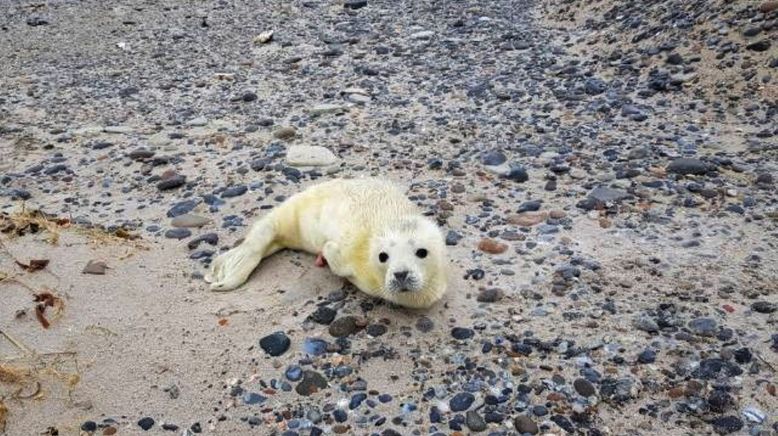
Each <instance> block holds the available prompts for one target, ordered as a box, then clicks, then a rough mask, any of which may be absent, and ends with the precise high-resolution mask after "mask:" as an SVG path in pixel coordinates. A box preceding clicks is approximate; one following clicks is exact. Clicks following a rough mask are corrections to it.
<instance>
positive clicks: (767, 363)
mask: <svg viewBox="0 0 778 436" xmlns="http://www.w3.org/2000/svg"><path fill="white" fill-rule="evenodd" d="M754 354H755V355H756V357H757V359H759V360H761V361H762V363H764V364H765V365H767V367H768V368H770V369H771V370H772V371H773V372H775V368H774V367H773V366H772V365H771V364H770V362H768V361H767V360H765V358H764V357H762V355H761V354H760V353H759V352H758V351H754Z"/></svg>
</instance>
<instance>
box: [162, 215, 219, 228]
mask: <svg viewBox="0 0 778 436" xmlns="http://www.w3.org/2000/svg"><path fill="white" fill-rule="evenodd" d="M210 223H211V219H210V218H206V217H203V216H200V215H194V214H190V213H185V214H183V215H178V216H176V217H175V218H173V219H172V220H170V225H171V226H173V227H202V226H204V225H206V224H210Z"/></svg>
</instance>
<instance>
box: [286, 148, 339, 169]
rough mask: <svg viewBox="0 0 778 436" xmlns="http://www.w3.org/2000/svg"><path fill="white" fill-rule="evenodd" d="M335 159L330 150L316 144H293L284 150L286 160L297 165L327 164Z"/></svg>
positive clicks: (332, 162) (336, 159)
mask: <svg viewBox="0 0 778 436" xmlns="http://www.w3.org/2000/svg"><path fill="white" fill-rule="evenodd" d="M337 161H338V158H337V156H335V155H334V154H333V153H332V152H331V151H330V150H328V149H327V148H325V147H321V146H318V145H293V146H291V147H289V150H288V151H287V152H286V162H287V163H288V164H289V165H292V166H297V167H311V166H327V165H332V164H334V163H335V162H337Z"/></svg>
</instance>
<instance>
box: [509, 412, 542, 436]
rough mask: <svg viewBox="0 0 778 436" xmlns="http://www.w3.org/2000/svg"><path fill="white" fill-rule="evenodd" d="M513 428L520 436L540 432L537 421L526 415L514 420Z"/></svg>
mask: <svg viewBox="0 0 778 436" xmlns="http://www.w3.org/2000/svg"><path fill="white" fill-rule="evenodd" d="M513 428H515V429H516V431H518V432H519V433H520V434H524V433H529V434H538V432H540V428H539V427H538V425H537V424H535V421H533V420H532V418H530V417H528V416H524V415H519V416H517V417H516V418H515V419H514V420H513Z"/></svg>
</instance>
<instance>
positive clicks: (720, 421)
mask: <svg viewBox="0 0 778 436" xmlns="http://www.w3.org/2000/svg"><path fill="white" fill-rule="evenodd" d="M710 424H711V425H712V426H713V430H714V431H716V433H718V434H730V433H734V432H736V431H740V429H742V428H743V421H742V420H741V419H740V418H738V417H737V416H732V415H730V416H720V417H717V418H713V420H712V421H711V422H710Z"/></svg>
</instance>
